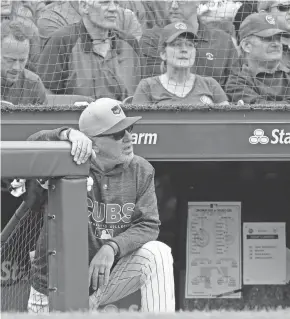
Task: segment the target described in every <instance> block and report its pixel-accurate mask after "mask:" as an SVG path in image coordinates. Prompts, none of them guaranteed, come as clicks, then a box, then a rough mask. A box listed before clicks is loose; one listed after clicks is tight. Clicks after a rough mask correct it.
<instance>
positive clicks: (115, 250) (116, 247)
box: [104, 240, 119, 257]
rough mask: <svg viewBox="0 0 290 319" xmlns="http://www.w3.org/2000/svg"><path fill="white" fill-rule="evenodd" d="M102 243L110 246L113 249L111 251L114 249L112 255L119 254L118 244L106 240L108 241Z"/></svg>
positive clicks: (116, 255)
mask: <svg viewBox="0 0 290 319" xmlns="http://www.w3.org/2000/svg"><path fill="white" fill-rule="evenodd" d="M104 245H107V246H110V247H111V248H112V249H113V251H114V256H115V257H118V255H119V246H118V245H117V244H116V243H115V242H114V241H111V240H108V241H106V242H105V243H104Z"/></svg>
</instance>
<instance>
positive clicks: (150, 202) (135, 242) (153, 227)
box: [110, 167, 160, 258]
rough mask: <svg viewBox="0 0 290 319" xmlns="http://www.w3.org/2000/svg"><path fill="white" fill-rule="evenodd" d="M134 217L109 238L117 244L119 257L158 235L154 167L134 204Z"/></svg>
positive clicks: (158, 221) (158, 222) (158, 223)
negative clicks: (128, 226) (118, 232)
mask: <svg viewBox="0 0 290 319" xmlns="http://www.w3.org/2000/svg"><path fill="white" fill-rule="evenodd" d="M135 216H136V217H135V219H134V220H133V221H132V225H131V227H130V228H128V229H127V230H126V231H124V232H123V233H121V234H119V235H117V236H116V237H113V238H112V239H110V240H111V241H114V242H115V243H116V244H117V245H118V246H119V256H118V257H119V258H121V257H123V256H125V255H127V254H129V253H132V252H133V251H135V250H137V249H138V248H140V247H142V246H143V245H144V244H146V243H147V242H149V241H153V240H156V239H157V237H158V235H159V225H160V220H159V214H158V207H157V199H156V194H155V186H154V169H153V167H152V172H151V174H149V176H148V177H147V179H146V181H145V183H144V186H143V188H142V189H141V191H140V194H139V196H138V198H137V202H136V205H135Z"/></svg>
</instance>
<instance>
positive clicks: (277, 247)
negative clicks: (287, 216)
mask: <svg viewBox="0 0 290 319" xmlns="http://www.w3.org/2000/svg"><path fill="white" fill-rule="evenodd" d="M243 247H244V248H243V253H244V256H243V261H244V265H243V266H244V267H243V278H244V284H245V285H283V284H286V226H285V223H244V224H243Z"/></svg>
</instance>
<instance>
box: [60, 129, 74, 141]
mask: <svg viewBox="0 0 290 319" xmlns="http://www.w3.org/2000/svg"><path fill="white" fill-rule="evenodd" d="M71 130H72V129H71V128H68V129H66V130H63V131H61V133H60V139H61V140H62V141H69V135H70V132H71Z"/></svg>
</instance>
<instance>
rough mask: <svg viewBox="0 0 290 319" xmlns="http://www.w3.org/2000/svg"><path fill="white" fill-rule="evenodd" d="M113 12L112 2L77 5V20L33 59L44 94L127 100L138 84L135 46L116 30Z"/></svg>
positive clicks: (86, 2) (116, 6) (57, 32)
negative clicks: (46, 91)
mask: <svg viewBox="0 0 290 319" xmlns="http://www.w3.org/2000/svg"><path fill="white" fill-rule="evenodd" d="M117 10H118V4H117V3H116V1H99V0H98V1H90V0H84V1H80V4H79V13H80V15H81V21H80V22H78V23H75V24H71V25H67V26H65V27H62V28H61V29H59V30H57V31H56V32H54V33H53V34H52V35H51V37H50V38H49V39H48V41H47V42H46V44H45V46H44V49H43V51H42V53H41V56H40V58H39V68H38V74H39V75H40V77H41V79H42V81H43V83H44V85H45V87H46V89H48V90H50V91H51V92H52V93H53V94H74V95H84V96H90V97H92V98H93V99H98V98H101V97H110V98H113V99H117V100H119V101H122V100H124V99H125V98H126V97H127V96H129V95H133V93H134V92H135V88H136V86H137V85H138V84H139V82H140V79H141V73H140V72H141V68H140V57H139V55H138V49H135V47H134V46H135V45H136V42H137V44H138V41H137V40H136V39H135V38H134V37H132V39H127V37H128V38H130V36H129V35H124V34H123V33H122V32H121V31H118V30H117V12H118V11H117ZM136 46H137V45H136ZM137 48H138V46H137Z"/></svg>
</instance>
